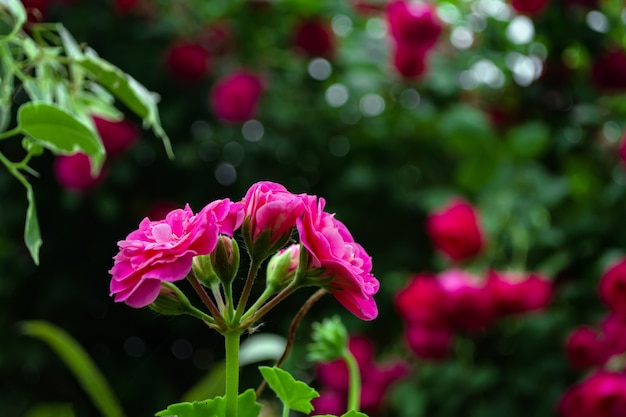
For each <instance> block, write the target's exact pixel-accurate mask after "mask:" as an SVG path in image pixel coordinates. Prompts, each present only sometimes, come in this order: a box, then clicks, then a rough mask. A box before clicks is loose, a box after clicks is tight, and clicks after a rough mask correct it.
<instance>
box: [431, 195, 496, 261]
mask: <svg viewBox="0 0 626 417" xmlns="http://www.w3.org/2000/svg"><path fill="white" fill-rule="evenodd" d="M426 231H427V233H428V236H429V237H430V239H431V240H432V242H433V245H434V246H435V248H437V250H439V251H440V252H442V253H443V254H445V255H446V256H447V257H448V258H450V259H451V260H453V261H461V260H465V259H467V258H470V257H472V256H476V255H477V254H478V253H479V252H480V251H481V250H482V248H483V246H484V237H483V232H482V229H481V227H480V224H479V218H478V214H477V213H476V211H475V210H474V207H472V206H471V205H470V204H469V203H468V202H467V201H465V200H462V199H459V198H455V199H453V200H451V201H450V202H449V203H448V204H447V205H446V206H445V207H442V208H441V209H439V210H437V211H435V212H433V213H430V214H429V216H428V218H427V219H426Z"/></svg>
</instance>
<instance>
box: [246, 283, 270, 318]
mask: <svg viewBox="0 0 626 417" xmlns="http://www.w3.org/2000/svg"><path fill="white" fill-rule="evenodd" d="M272 294H274V289H273V288H272V287H266V288H265V291H263V294H261V296H260V297H259V299H258V300H256V301H255V302H254V304H252V305H251V306H250V308H249V309H248V311H246V312H245V313H244V315H243V316H241V321H244V320H246V319H247V318H248V317H250V316H251V315H252V314H254V312H255V311H257V310H258V309H259V308H260V307H261V306H262V305H263V303H265V302H266V301H267V299H268V298H270V297H271V296H272Z"/></svg>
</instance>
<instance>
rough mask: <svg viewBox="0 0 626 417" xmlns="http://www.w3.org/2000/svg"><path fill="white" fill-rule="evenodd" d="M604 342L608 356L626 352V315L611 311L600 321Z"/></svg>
mask: <svg viewBox="0 0 626 417" xmlns="http://www.w3.org/2000/svg"><path fill="white" fill-rule="evenodd" d="M600 330H601V333H602V344H603V346H604V350H605V351H606V354H607V356H608V357H610V356H613V355H621V354H623V353H625V352H626V317H625V316H623V315H618V314H613V313H610V314H608V315H607V316H606V317H604V318H603V319H602V321H601V322H600Z"/></svg>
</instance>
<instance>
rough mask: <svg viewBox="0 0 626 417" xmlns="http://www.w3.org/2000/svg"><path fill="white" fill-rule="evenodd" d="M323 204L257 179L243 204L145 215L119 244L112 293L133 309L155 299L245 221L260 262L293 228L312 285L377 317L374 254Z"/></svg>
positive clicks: (248, 242) (216, 204)
mask: <svg viewBox="0 0 626 417" xmlns="http://www.w3.org/2000/svg"><path fill="white" fill-rule="evenodd" d="M323 209H324V199H322V198H319V199H318V198H317V197H315V196H311V195H306V194H300V195H295V194H292V193H290V192H289V191H287V189H285V187H283V186H282V185H280V184H277V183H273V182H268V181H262V182H258V183H256V184H254V185H252V187H250V189H249V190H248V192H247V193H246V195H245V197H244V199H243V200H242V201H240V202H231V201H230V200H228V199H226V200H217V201H214V202H212V203H210V204H208V205H207V206H206V207H204V208H203V209H202V210H200V211H199V212H198V213H197V214H196V213H193V212H192V210H191V209H190V208H189V207H185V209H177V210H174V211H172V212H170V213H169V214H167V216H166V217H165V219H164V220H160V221H151V220H150V219H148V218H145V219H144V220H143V221H142V222H141V224H140V226H139V230H136V231H134V232H132V233H130V234H129V235H128V236H127V237H126V239H125V240H122V241H120V242H118V246H119V249H120V251H119V253H118V254H117V255H116V256H115V257H114V266H113V268H112V269H111V271H110V273H111V274H112V276H113V279H112V280H111V295H115V301H123V302H125V303H126V304H128V305H130V306H131V307H144V306H146V305H148V304H150V303H152V302H153V301H154V300H155V299H156V297H157V295H158V293H159V287H160V283H161V281H168V282H172V281H178V280H182V279H184V278H185V277H186V276H187V274H189V272H190V270H191V266H192V259H193V257H195V256H198V255H206V254H209V253H211V252H212V251H213V250H214V249H215V246H216V243H217V239H218V235H219V234H226V235H228V236H232V235H233V233H234V232H235V231H236V230H237V229H239V228H240V227H242V225H243V227H242V233H243V235H244V241H245V242H246V245H248V246H249V247H248V249H249V251H250V253H251V254H252V256H253V257H254V256H255V253H261V254H263V256H262V259H264V258H265V257H266V256H267V255H269V253H266V252H268V250H270V251H271V252H274V251H278V250H279V249H280V248H281V247H282V246H284V244H285V243H286V242H287V241H288V239H289V238H290V237H291V234H292V231H293V229H294V227H296V226H297V230H298V233H299V235H300V241H301V243H302V245H303V246H304V247H305V248H306V249H307V251H308V253H309V264H308V265H307V266H306V268H307V271H308V270H311V272H312V273H313V272H314V273H313V275H314V277H315V279H314V281H312V285H319V286H323V287H325V288H327V289H328V290H329V291H330V292H331V293H332V294H333V295H334V296H335V298H336V299H337V300H338V301H339V302H340V303H341V304H342V305H344V306H345V307H346V308H347V309H348V310H349V311H351V312H352V313H353V314H355V315H356V316H357V317H359V318H361V319H364V320H372V319H374V318H375V317H376V316H377V314H378V310H377V307H376V303H375V301H374V299H373V295H374V294H375V293H376V292H377V291H378V287H379V283H378V280H376V278H375V277H374V276H373V275H372V273H371V269H372V262H371V258H370V257H369V255H367V253H366V252H365V250H364V249H363V248H362V247H361V246H360V245H359V244H358V243H356V242H355V241H354V239H353V238H352V236H351V235H350V233H349V232H348V230H347V228H346V227H345V226H344V225H343V223H341V222H339V221H338V220H336V219H335V217H334V215H333V214H330V213H327V212H325V211H323ZM260 246H263V247H261V248H260V249H259V247H260ZM267 248H269V249H267ZM258 260H259V259H257V261H258ZM313 270H314V271H313Z"/></svg>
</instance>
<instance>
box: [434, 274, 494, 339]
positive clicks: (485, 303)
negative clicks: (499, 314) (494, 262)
mask: <svg viewBox="0 0 626 417" xmlns="http://www.w3.org/2000/svg"><path fill="white" fill-rule="evenodd" d="M438 279H439V283H440V285H441V288H442V289H443V292H444V297H443V298H442V300H441V304H442V308H443V314H444V317H445V322H446V323H447V325H448V327H450V328H451V329H453V330H468V331H475V330H481V329H483V328H485V326H487V325H488V324H490V323H491V321H492V320H493V318H494V314H493V313H494V312H493V306H492V303H491V297H490V296H489V292H488V291H486V289H485V283H484V282H483V281H482V280H481V278H480V277H478V276H476V275H473V274H470V273H469V272H466V271H463V270H460V269H449V270H447V271H444V272H442V273H440V274H439V275H438Z"/></svg>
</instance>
